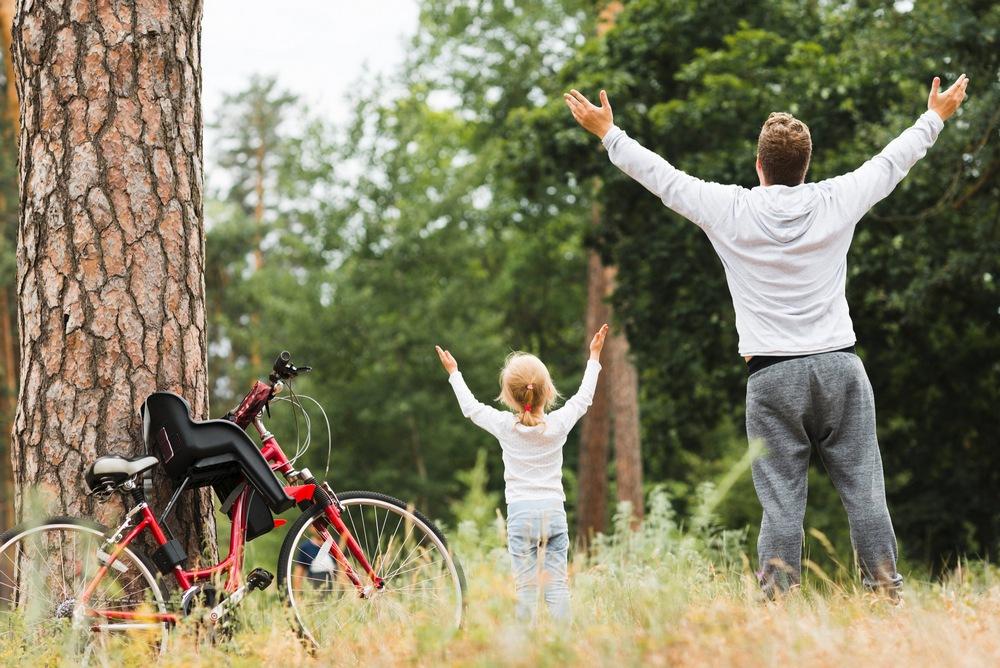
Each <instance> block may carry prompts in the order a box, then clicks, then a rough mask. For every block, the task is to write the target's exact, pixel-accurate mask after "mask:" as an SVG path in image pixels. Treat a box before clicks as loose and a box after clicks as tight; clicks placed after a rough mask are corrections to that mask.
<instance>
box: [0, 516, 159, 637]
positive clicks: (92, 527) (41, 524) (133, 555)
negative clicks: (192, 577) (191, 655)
mask: <svg viewBox="0 0 1000 668" xmlns="http://www.w3.org/2000/svg"><path fill="white" fill-rule="evenodd" d="M67 528H74V529H83V530H84V531H86V532H90V533H92V534H93V535H94V536H95V537H100V539H102V540H104V539H106V538H107V537H108V533H109V530H108V528H107V527H105V526H103V525H102V524H99V523H97V522H94V521H92V520H89V519H85V518H80V517H70V516H65V515H57V516H52V517H47V518H45V519H43V520H41V521H37V522H22V523H21V524H19V525H17V526H16V527H14V528H13V529H9V530H7V531H5V532H3V533H2V534H0V558H3V557H4V556H5V553H6V552H7V550H8V549H9V548H10V547H11V545H12V544H13V543H14V542H15V541H19V540H21V539H22V538H23V537H26V536H28V535H30V534H32V533H39V532H41V531H44V530H46V529H52V530H65V529H67ZM123 554H125V555H127V556H128V558H129V559H131V560H132V561H133V562H134V563H135V564H136V566H137V567H138V568H139V572H140V575H141V576H142V577H144V578H145V581H146V584H147V585H148V586H149V588H150V590H151V591H152V592H153V594H154V598H155V603H156V605H157V607H158V608H159V612H161V613H166V612H167V607H166V599H165V598H164V595H163V588H162V587H161V585H160V576H159V570H158V569H157V568H156V566H155V565H154V564H153V562H152V561H151V560H150V559H149V558H148V557H147V556H146V555H145V554H144V553H143V552H142V551H141V550H139V549H137V548H135V547H133V546H132V545H129V546H128V547H126V548H124V551H123ZM8 558H10V557H9V556H8ZM169 635H170V625H169V624H167V623H166V622H163V623H162V633H161V636H160V641H159V648H158V650H157V654H158V655H160V656H163V654H164V653H165V652H166V649H167V644H168V638H169Z"/></svg>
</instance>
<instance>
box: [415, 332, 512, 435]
mask: <svg viewBox="0 0 1000 668" xmlns="http://www.w3.org/2000/svg"><path fill="white" fill-rule="evenodd" d="M434 350H436V351H437V354H438V359H440V360H441V365H442V366H443V367H444V370H445V371H447V372H448V382H449V383H451V389H452V390H454V391H455V398H456V399H458V407H459V408H461V409H462V415H464V416H465V417H467V418H469V419H470V420H472V423H473V424H474V425H476V426H477V427H480V428H482V429H485V430H486V431H488V432H489V433H491V434H493V435H494V436H496V435H497V433H498V432H499V431H500V428H501V427H502V426H503V425H504V423H505V421H506V420H507V418H509V417H510V415H511V414H510V413H506V412H504V411H501V410H497V409H496V408H493V407H492V406H487V405H486V404H484V403H482V402H480V401H478V400H477V399H476V397H475V395H473V394H472V390H470V389H469V386H468V385H466V384H465V379H464V378H463V377H462V372H461V371H459V370H458V362H456V361H455V358H454V357H453V356H452V354H451V352H450V351H447V350H442V348H441V346H434Z"/></svg>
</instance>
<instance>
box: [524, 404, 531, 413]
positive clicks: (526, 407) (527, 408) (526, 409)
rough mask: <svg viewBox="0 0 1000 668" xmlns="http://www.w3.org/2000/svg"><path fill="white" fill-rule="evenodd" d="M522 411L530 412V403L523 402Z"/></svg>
mask: <svg viewBox="0 0 1000 668" xmlns="http://www.w3.org/2000/svg"><path fill="white" fill-rule="evenodd" d="M524 412H525V413H530V412H531V404H525V405H524Z"/></svg>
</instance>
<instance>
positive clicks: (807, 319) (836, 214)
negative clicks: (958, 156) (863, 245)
mask: <svg viewBox="0 0 1000 668" xmlns="http://www.w3.org/2000/svg"><path fill="white" fill-rule="evenodd" d="M942 127H944V122H943V121H942V120H941V117H940V116H938V115H937V114H936V113H934V112H933V111H927V112H926V113H924V114H923V115H922V116H921V117H920V118H919V119H918V120H917V122H916V123H914V124H913V126H912V127H910V128H908V129H907V130H905V131H904V132H903V133H902V134H901V135H900V136H899V137H897V138H896V139H894V140H893V141H892V142H890V143H889V144H888V145H887V146H886V147H885V149H883V151H882V152H881V153H879V154H878V155H877V156H875V157H874V158H872V159H871V160H869V161H868V162H866V163H865V164H863V165H862V166H861V167H859V168H858V169H856V170H855V171H853V172H851V173H849V174H845V175H843V176H838V177H836V178H832V179H827V180H826V181H820V182H819V183H803V184H801V185H797V186H794V187H789V186H766V187H764V186H758V187H756V188H753V189H750V190H748V189H746V188H742V187H740V186H735V185H722V184H719V183H708V182H706V181H701V180H699V179H696V178H694V177H693V176H689V175H688V174H685V173H684V172H682V171H680V170H679V169H677V168H675V167H674V166H673V165H671V164H670V163H669V162H667V161H666V160H664V159H663V158H661V157H660V156H658V155H656V154H655V153H653V152H652V151H649V150H647V149H645V148H643V147H642V146H640V145H639V144H638V142H636V141H635V140H633V139H630V138H629V137H628V135H626V134H625V133H624V132H623V131H622V130H621V129H620V128H618V127H612V128H611V130H610V131H609V132H608V133H607V134H606V135H605V136H604V139H603V142H604V146H605V147H606V148H607V149H608V155H609V157H610V158H611V162H613V163H614V164H615V166H617V167H618V168H619V169H621V170H622V171H623V172H625V173H626V174H628V175H629V176H631V177H632V178H633V179H635V180H636V181H638V182H639V183H640V184H642V185H643V186H645V187H646V189H647V190H649V191H650V192H652V193H653V194H654V195H657V196H658V197H659V198H660V199H661V200H663V203H664V204H665V205H666V206H667V207H669V208H670V209H673V210H674V211H676V212H677V213H679V214H680V215H682V216H684V217H685V218H688V219H689V220H691V221H692V222H694V223H695V224H697V225H698V226H699V227H701V228H702V229H703V230H704V231H705V234H706V235H708V238H709V240H710V241H711V242H712V245H713V246H714V247H715V251H716V253H718V255H719V258H720V259H721V260H722V266H723V268H724V269H725V271H726V280H727V282H728V283H729V292H730V293H731V294H732V298H733V307H734V309H735V311H736V329H737V331H738V332H739V336H740V343H739V352H740V354H741V355H802V354H811V353H821V352H828V351H831V350H838V349H840V348H845V347H847V346H850V345H852V344H853V343H854V342H855V340H856V337H855V335H854V326H853V324H852V322H851V315H850V313H849V311H848V308H847V298H846V297H845V294H844V288H845V284H846V282H847V250H848V248H849V247H850V245H851V239H852V238H853V236H854V226H855V225H856V224H857V222H858V221H859V220H860V219H861V217H862V216H864V214H865V213H866V212H867V211H868V209H870V208H871V207H872V206H874V205H875V203H876V202H878V201H879V200H881V199H883V198H885V197H886V196H888V195H889V193H891V192H892V190H893V188H895V187H896V184H898V183H899V182H900V181H902V180H903V177H905V176H906V174H907V172H909V170H910V168H911V167H912V166H913V165H914V164H915V163H916V162H917V161H918V160H920V159H921V158H922V157H924V155H925V154H926V153H927V149H928V148H930V147H931V146H932V145H933V144H934V141H935V140H936V139H937V136H938V133H939V132H940V131H941V128H942Z"/></svg>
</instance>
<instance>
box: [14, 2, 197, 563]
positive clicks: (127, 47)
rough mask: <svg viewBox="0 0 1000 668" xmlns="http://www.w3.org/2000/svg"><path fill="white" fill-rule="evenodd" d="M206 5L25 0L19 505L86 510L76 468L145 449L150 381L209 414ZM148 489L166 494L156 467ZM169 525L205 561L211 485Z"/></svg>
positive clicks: (113, 512)
mask: <svg viewBox="0 0 1000 668" xmlns="http://www.w3.org/2000/svg"><path fill="white" fill-rule="evenodd" d="M201 15H202V6H201V2H200V1H199V0H169V1H168V0H135V1H133V2H114V1H113V0H71V1H70V2H62V3H56V2H41V1H40V0H18V5H17V14H16V17H15V23H14V65H15V69H16V81H17V86H18V93H19V97H20V101H21V107H20V113H21V130H20V161H19V168H20V171H19V178H20V186H21V192H20V201H21V214H20V224H19V232H20V238H19V244H18V249H17V291H18V296H19V304H18V325H19V328H20V334H21V344H20V353H21V366H20V396H19V398H18V407H17V415H16V418H15V425H14V430H15V433H14V448H13V449H14V452H13V454H14V478H15V482H16V485H17V489H18V495H17V511H18V514H19V515H23V513H24V509H25V502H26V499H25V494H26V493H28V492H31V491H35V492H37V494H38V495H39V497H40V499H41V501H42V503H43V505H44V506H45V510H46V511H48V512H53V511H58V512H64V513H69V514H74V515H78V514H83V515H89V514H96V515H97V516H98V519H100V520H102V521H105V522H108V521H114V520H115V519H117V515H118V512H119V511H120V510H121V508H120V507H115V506H116V504H104V505H101V506H97V507H95V505H94V501H93V500H92V498H91V497H88V496H86V491H87V490H86V486H85V484H84V481H83V473H84V470H85V469H86V467H87V466H88V465H89V463H90V462H91V461H93V459H94V458H95V457H97V456H98V455H102V454H108V453H119V454H122V455H130V454H137V453H140V452H142V451H143V450H144V446H143V443H142V440H141V433H140V423H139V420H138V410H139V406H140V405H141V403H142V402H143V400H144V399H145V398H146V396H147V395H148V394H150V393H151V392H153V391H155V390H170V391H174V392H177V393H179V394H181V395H183V396H184V397H185V398H186V399H187V400H188V401H189V402H190V403H191V406H192V409H193V412H194V416H195V417H196V418H206V417H208V383H207V376H206V354H205V353H206V341H205V284H204V251H205V238H204V227H203V221H202V117H201V99H200V97H201V62H200V61H201ZM157 483H158V484H157V488H158V492H159V494H158V496H160V497H162V495H163V494H165V493H166V490H164V489H163V488H164V485H163V484H162V480H157ZM184 497H185V498H184V499H182V500H181V502H180V503H179V504H178V509H177V511H176V514H175V515H174V516H173V519H172V521H171V523H170V524H171V527H172V528H173V529H174V530H175V532H176V537H177V538H178V539H179V540H181V541H182V542H183V543H184V544H185V546H186V547H187V548H188V550H189V554H191V555H192V556H194V555H197V554H199V553H201V552H202V550H207V551H208V553H209V554H210V556H215V553H216V544H215V523H214V519H213V514H212V504H211V499H210V497H209V495H208V493H207V491H205V490H202V491H200V492H197V493H189V494H185V495H184Z"/></svg>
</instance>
